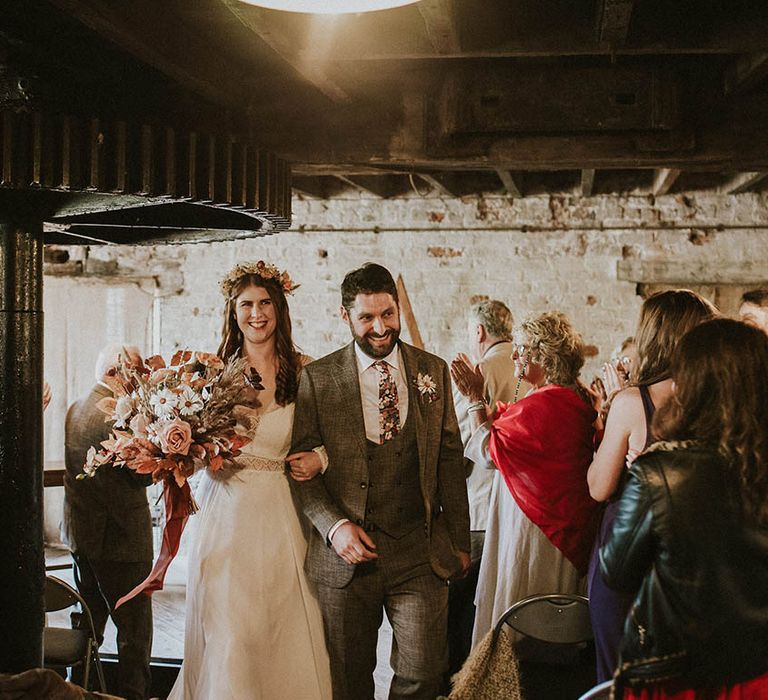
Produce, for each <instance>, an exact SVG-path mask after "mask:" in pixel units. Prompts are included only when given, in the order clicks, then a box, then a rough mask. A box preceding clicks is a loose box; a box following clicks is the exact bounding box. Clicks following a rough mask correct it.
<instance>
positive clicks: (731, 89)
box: [725, 52, 768, 94]
mask: <svg viewBox="0 0 768 700" xmlns="http://www.w3.org/2000/svg"><path fill="white" fill-rule="evenodd" d="M766 76H768V52H766V53H757V54H749V55H746V56H739V57H738V58H737V59H736V61H735V62H734V64H733V66H731V68H730V70H729V71H728V72H727V73H726V76H725V92H726V93H727V94H733V93H737V92H746V91H747V90H751V89H752V88H754V87H756V86H757V85H758V83H760V82H762V81H763V80H764V79H765V78H766Z"/></svg>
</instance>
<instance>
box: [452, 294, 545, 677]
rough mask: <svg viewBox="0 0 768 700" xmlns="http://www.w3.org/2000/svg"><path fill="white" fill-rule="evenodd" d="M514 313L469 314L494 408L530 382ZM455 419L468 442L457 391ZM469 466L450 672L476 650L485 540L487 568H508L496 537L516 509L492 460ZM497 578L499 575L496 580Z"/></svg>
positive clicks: (485, 308) (482, 308)
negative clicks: (466, 537) (466, 552)
mask: <svg viewBox="0 0 768 700" xmlns="http://www.w3.org/2000/svg"><path fill="white" fill-rule="evenodd" d="M512 330H513V321H512V312H511V311H510V310H509V309H508V308H507V306H506V304H504V303H503V302H501V301H497V300H495V299H489V300H485V301H481V302H479V303H477V304H473V305H472V307H471V308H470V310H469V347H470V353H471V356H472V360H473V361H474V362H475V363H477V367H479V368H480V370H481V372H482V375H483V397H484V399H485V401H486V402H487V404H488V405H489V406H495V405H496V402H497V401H503V402H504V403H514V401H515V396H516V395H518V396H525V394H527V393H528V390H529V389H530V388H531V387H530V385H529V384H527V383H525V382H523V383H522V385H521V384H520V380H518V379H517V378H516V377H515V363H514V361H513V360H512V353H513V352H514V347H515V346H514V343H513V342H512ZM453 398H454V402H455V405H456V416H457V418H458V420H459V430H460V431H461V439H462V442H463V443H464V444H466V443H467V442H469V438H470V436H471V435H472V414H471V412H468V411H467V408H468V407H469V401H468V399H467V397H466V396H464V395H463V394H461V393H460V392H459V391H458V390H454V397H453ZM465 466H466V468H467V495H468V497H469V524H470V536H471V544H472V552H471V554H472V565H471V566H470V569H469V574H468V575H467V577H466V578H464V579H461V580H458V581H454V582H452V583H451V585H450V587H449V589H448V593H449V607H448V652H449V670H450V674H451V675H453V674H454V673H456V672H457V671H458V670H459V669H460V668H461V666H462V664H463V663H464V661H465V660H466V658H467V656H468V655H469V652H470V650H471V648H472V628H473V626H474V621H475V591H476V590H477V580H478V574H479V572H480V561H481V558H482V555H483V551H484V542H485V541H486V538H487V540H488V544H489V547H488V557H490V558H491V559H492V561H488V562H487V563H486V566H487V567H488V569H489V570H491V569H493V570H494V571H495V570H496V569H497V567H499V568H502V569H506V567H507V564H508V562H506V561H505V560H503V559H502V560H499V559H498V557H497V552H498V550H497V546H496V544H497V539H498V537H499V534H500V531H501V530H503V529H506V523H505V518H506V512H507V510H509V509H510V508H514V505H510V504H509V503H508V501H511V500H512V496H511V495H510V494H509V491H508V489H507V487H506V484H504V480H503V478H502V476H501V474H500V473H499V471H498V470H497V469H496V467H495V466H494V465H493V464H492V463H490V462H478V463H475V462H472V461H471V460H468V459H467V460H465ZM491 578H495V574H494V575H493V576H492V577H491Z"/></svg>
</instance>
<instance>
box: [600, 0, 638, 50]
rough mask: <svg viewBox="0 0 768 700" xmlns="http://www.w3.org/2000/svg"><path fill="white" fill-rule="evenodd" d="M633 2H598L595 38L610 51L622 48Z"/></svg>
mask: <svg viewBox="0 0 768 700" xmlns="http://www.w3.org/2000/svg"><path fill="white" fill-rule="evenodd" d="M634 4H635V3H634V0H598V3H597V18H598V20H597V21H598V26H597V38H598V41H599V42H600V43H601V44H604V45H607V46H610V47H611V48H612V49H614V48H619V47H622V46H624V44H625V43H626V41H627V34H628V33H629V24H630V21H631V20H632V9H633V7H634Z"/></svg>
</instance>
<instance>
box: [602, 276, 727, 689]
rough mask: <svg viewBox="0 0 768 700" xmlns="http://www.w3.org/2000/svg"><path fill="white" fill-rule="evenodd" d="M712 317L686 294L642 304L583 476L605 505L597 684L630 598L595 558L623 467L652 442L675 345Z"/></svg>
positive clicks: (711, 310)
mask: <svg viewBox="0 0 768 700" xmlns="http://www.w3.org/2000/svg"><path fill="white" fill-rule="evenodd" d="M716 315H717V309H715V307H714V306H713V305H712V304H711V303H710V302H708V301H707V300H706V299H704V298H702V297H700V296H699V295H698V294H696V293H695V292H691V291H689V290H686V289H677V290H671V291H666V292H658V293H656V294H653V295H652V296H650V297H648V299H646V300H645V302H644V303H643V306H642V308H641V309H640V320H639V323H638V327H637V333H636V334H635V338H636V342H637V354H638V364H637V366H636V369H635V370H634V371H633V384H632V385H631V386H629V387H627V388H626V389H622V390H621V391H619V392H618V393H615V395H614V397H613V399H612V402H611V406H610V410H609V412H608V417H607V419H606V424H605V435H604V436H603V440H602V442H601V444H600V447H599V449H598V450H597V453H596V454H595V458H594V460H593V461H592V464H591V465H590V467H589V471H588V473H587V481H588V483H589V493H590V495H591V496H592V498H594V499H595V500H596V501H601V502H605V504H606V505H605V510H604V512H603V518H602V522H601V524H600V531H599V533H598V536H597V541H596V542H595V546H594V548H593V550H592V558H591V560H590V564H589V571H588V574H587V577H588V578H587V585H588V590H589V609H590V616H591V618H592V628H593V630H594V634H595V651H596V655H597V677H598V682H602V681H605V680H608V679H609V678H611V677H612V676H613V673H614V670H615V669H616V665H617V661H618V648H619V642H620V641H621V637H622V635H623V632H624V620H625V618H626V616H627V611H628V610H629V606H630V604H631V602H632V600H633V599H634V593H619V592H616V591H613V590H611V589H610V588H608V587H607V586H606V585H605V583H603V580H602V578H601V577H600V566H599V563H598V558H597V553H598V550H599V549H600V547H601V546H602V545H603V544H604V543H605V542H606V541H607V539H608V538H609V537H610V534H611V531H612V529H613V521H614V519H615V517H616V513H617V510H618V503H619V499H620V497H621V493H622V491H623V487H624V478H625V474H626V466H628V465H629V464H631V462H632V461H633V460H634V459H635V457H637V456H638V455H639V454H640V453H641V452H642V451H643V450H645V448H646V447H648V445H650V444H651V442H653V437H652V435H651V431H650V423H651V418H652V417H653V413H654V411H655V409H656V408H658V407H659V406H661V405H662V404H663V403H665V402H666V401H667V400H668V399H669V398H670V396H671V395H672V379H671V378H670V376H669V369H670V361H671V357H672V352H673V351H674V349H675V347H676V346H677V341H678V339H679V338H681V337H682V336H683V335H685V333H686V332H687V331H689V330H690V329H691V328H693V327H694V326H697V325H699V324H700V323H702V322H703V321H706V320H708V319H710V318H712V317H714V316H716ZM604 372H606V373H608V376H607V377H606V379H607V380H608V381H607V382H606V384H609V385H611V384H612V385H614V386H615V385H616V384H617V381H616V377H611V374H610V373H611V372H612V373H614V374H615V370H614V369H613V367H611V366H607V367H606V368H605V370H604ZM611 379H613V381H611ZM610 398H611V397H609V399H610Z"/></svg>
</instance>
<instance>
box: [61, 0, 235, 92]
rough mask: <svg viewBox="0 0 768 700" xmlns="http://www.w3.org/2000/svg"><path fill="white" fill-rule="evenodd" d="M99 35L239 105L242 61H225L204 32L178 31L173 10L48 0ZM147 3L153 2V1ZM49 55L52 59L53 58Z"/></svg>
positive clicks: (189, 85) (196, 88)
mask: <svg viewBox="0 0 768 700" xmlns="http://www.w3.org/2000/svg"><path fill="white" fill-rule="evenodd" d="M51 1H52V3H53V4H54V5H55V6H56V7H58V8H59V9H61V10H63V11H64V12H67V13H68V14H70V15H71V16H73V17H75V18H76V19H77V20H79V21H80V22H82V23H83V24H84V25H85V26H87V27H89V28H90V29H92V30H93V31H95V32H96V33H97V34H99V35H100V36H101V37H103V38H104V39H106V40H108V41H110V42H112V43H113V44H115V45H116V46H118V47H120V48H121V49H123V50H124V51H127V52H128V53H130V54H131V55H133V56H135V57H136V58H137V59H139V61H141V62H143V63H146V64H148V65H150V66H152V67H154V68H156V69H157V70H159V71H160V72H161V73H163V74H164V75H166V76H168V77H169V78H171V79H173V80H176V81H178V83H179V84H181V85H183V86H185V87H186V88H188V89H190V90H193V91H194V92H196V93H197V94H199V95H201V96H202V97H205V98H207V99H209V100H211V101H213V102H215V103H218V104H227V105H230V106H236V105H242V99H243V91H244V90H247V84H246V85H244V81H243V79H242V75H241V71H242V66H239V65H234V64H227V63H226V61H223V60H222V55H221V52H220V51H218V50H217V49H216V47H215V46H213V45H212V44H210V43H209V42H208V41H207V39H208V37H205V36H192V35H190V33H189V32H185V33H183V34H182V33H181V32H179V29H178V24H177V22H176V21H175V19H174V16H173V14H172V13H170V12H167V11H165V10H163V9H162V8H161V7H160V5H161V4H160V3H156V7H157V11H151V14H148V13H147V8H146V6H144V7H143V8H142V11H141V12H137V11H136V9H135V8H134V7H133V5H132V4H131V3H120V2H117V3H114V2H112V3H103V2H98V1H97V0H51ZM151 7H153V8H154V7H155V4H153V5H152V6H151ZM54 60H56V59H55V58H54Z"/></svg>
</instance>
